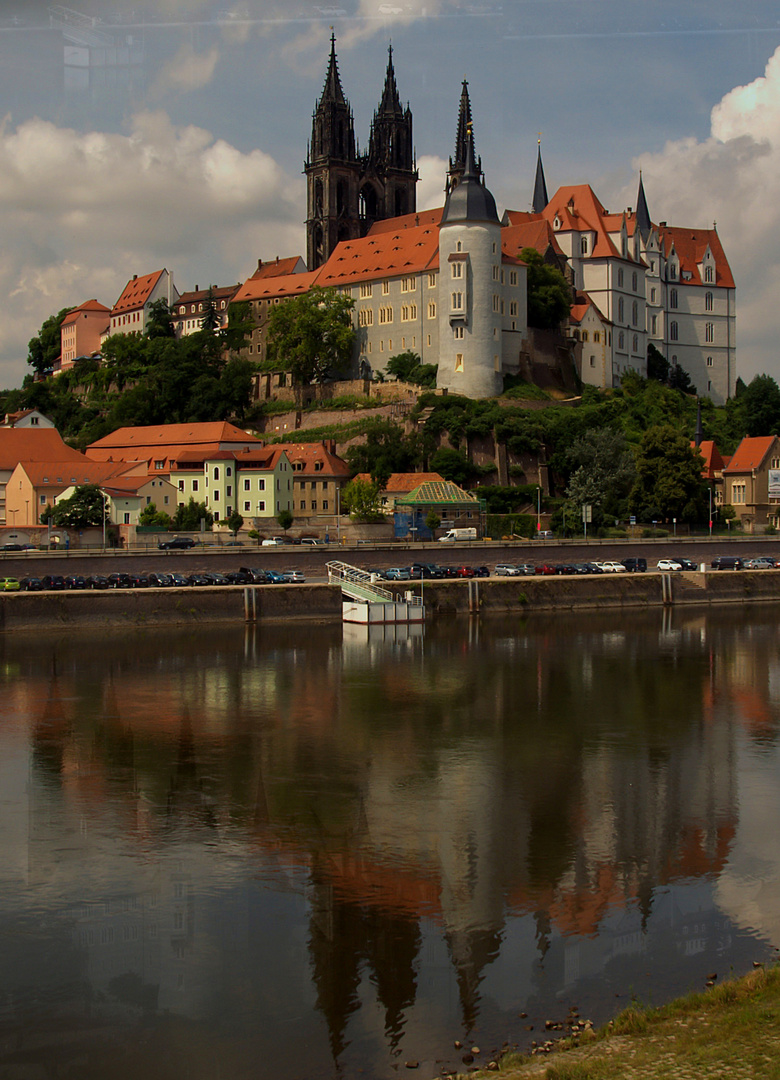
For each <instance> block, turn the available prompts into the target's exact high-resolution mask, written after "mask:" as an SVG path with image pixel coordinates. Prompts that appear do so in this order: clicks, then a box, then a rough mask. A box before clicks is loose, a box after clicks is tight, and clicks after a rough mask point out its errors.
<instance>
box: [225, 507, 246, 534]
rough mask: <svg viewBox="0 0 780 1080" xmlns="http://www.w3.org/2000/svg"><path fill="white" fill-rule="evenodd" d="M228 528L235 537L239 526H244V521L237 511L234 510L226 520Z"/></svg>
mask: <svg viewBox="0 0 780 1080" xmlns="http://www.w3.org/2000/svg"><path fill="white" fill-rule="evenodd" d="M227 523H228V528H229V529H230V531H231V532H232V533H233V535H234V536H235V535H236V533H237V532H238V530H239V529H240V528H241V526H242V525H243V524H244V519H243V517H242V515H241V514H239V512H238V510H234V511H233V513H232V514H231V515H230V517H229V518H228V520H227Z"/></svg>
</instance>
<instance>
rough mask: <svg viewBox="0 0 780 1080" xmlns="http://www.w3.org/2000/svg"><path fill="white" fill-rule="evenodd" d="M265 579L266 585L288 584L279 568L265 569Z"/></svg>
mask: <svg viewBox="0 0 780 1080" xmlns="http://www.w3.org/2000/svg"><path fill="white" fill-rule="evenodd" d="M265 579H266V583H267V584H268V585H287V584H289V583H288V581H287V578H286V577H285V576H284V574H282V573H280V571H279V570H266V572H265Z"/></svg>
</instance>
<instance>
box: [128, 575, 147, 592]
mask: <svg viewBox="0 0 780 1080" xmlns="http://www.w3.org/2000/svg"><path fill="white" fill-rule="evenodd" d="M129 577H130V588H131V589H148V588H149V578H148V576H147V575H146V574H130V575H129Z"/></svg>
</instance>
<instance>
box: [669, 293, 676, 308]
mask: <svg viewBox="0 0 780 1080" xmlns="http://www.w3.org/2000/svg"><path fill="white" fill-rule="evenodd" d="M669 307H671V308H676V307H677V289H670V290H669Z"/></svg>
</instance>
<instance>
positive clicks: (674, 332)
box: [669, 322, 679, 341]
mask: <svg viewBox="0 0 780 1080" xmlns="http://www.w3.org/2000/svg"><path fill="white" fill-rule="evenodd" d="M678 333H679V331H678V328H677V323H676V322H672V323H670V324H669V340H670V341H677V339H678Z"/></svg>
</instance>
